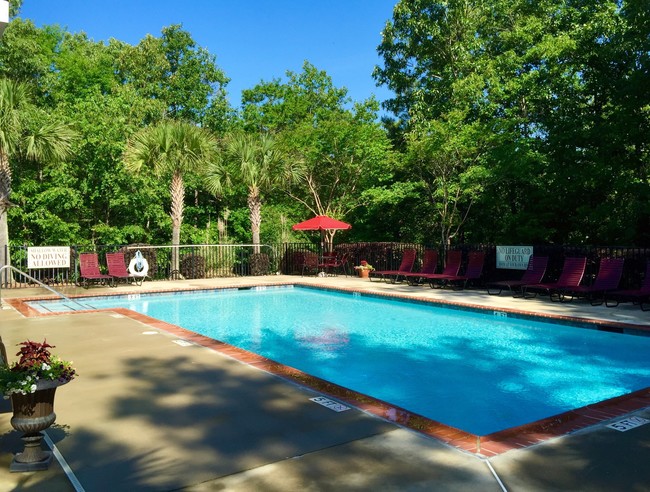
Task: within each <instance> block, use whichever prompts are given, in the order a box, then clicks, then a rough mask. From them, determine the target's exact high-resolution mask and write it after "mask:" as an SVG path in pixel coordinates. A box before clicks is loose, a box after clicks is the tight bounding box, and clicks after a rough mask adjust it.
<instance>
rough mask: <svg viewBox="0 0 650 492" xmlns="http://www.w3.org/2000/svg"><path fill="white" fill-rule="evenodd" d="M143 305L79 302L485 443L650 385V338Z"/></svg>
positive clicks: (326, 313) (306, 305) (457, 318)
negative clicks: (151, 322)
mask: <svg viewBox="0 0 650 492" xmlns="http://www.w3.org/2000/svg"><path fill="white" fill-rule="evenodd" d="M131 297H133V296H131ZM135 297H139V298H137V299H133V298H132V299H129V298H127V297H125V296H111V297H104V298H92V299H88V300H83V301H82V302H83V303H84V304H86V305H88V307H93V308H107V307H118V306H119V307H126V308H129V309H132V310H134V311H137V312H140V313H143V314H146V315H148V316H151V317H154V318H157V319H160V320H163V321H166V322H168V323H173V324H176V325H178V326H181V327H183V328H186V329H188V330H191V331H194V332H197V333H200V334H202V335H206V336H208V337H210V338H213V339H217V340H220V341H223V342H226V343H229V344H231V345H234V346H237V347H240V348H243V349H246V350H249V351H252V352H255V353H257V354H260V355H262V356H264V357H268V358H270V359H273V360H275V361H277V362H280V363H282V364H285V365H289V366H292V367H295V368H297V369H299V370H301V371H303V372H306V373H308V374H311V375H313V376H317V377H320V378H323V379H326V380H329V381H332V382H334V383H336V384H339V385H341V386H345V387H347V388H350V389H352V390H355V391H358V392H361V393H364V394H367V395H370V396H373V397H375V398H379V399H381V400H384V401H387V402H390V403H392V404H394V405H398V406H400V407H403V408H405V409H406V410H409V411H411V412H415V413H418V414H421V415H423V416H425V417H428V418H430V419H433V420H436V421H438V422H441V423H444V424H447V425H451V426H453V427H456V428H459V429H462V430H464V431H467V432H470V433H473V434H477V435H485V434H489V433H492V432H496V431H499V430H503V429H507V428H510V427H514V426H517V425H522V424H526V423H529V422H533V421H536V420H539V419H542V418H545V417H550V416H553V415H556V414H559V413H562V412H566V411H569V410H572V409H575V408H578V407H582V406H585V405H588V404H591V403H596V402H599V401H602V400H605V399H609V398H612V397H616V396H620V395H623V394H626V393H630V392H632V391H635V390H639V389H643V388H646V387H648V386H650V366H649V365H648V360H649V359H650V337H642V336H632V335H623V334H618V333H610V332H606V331H597V330H591V329H581V328H578V327H576V326H569V325H561V324H553V323H548V322H541V321H534V320H528V319H515V318H511V317H503V316H496V315H494V314H491V313H490V314H488V313H483V312H472V311H463V310H458V309H449V308H444V307H438V306H432V305H427V304H421V303H413V302H405V301H400V300H391V299H385V298H375V297H369V296H360V295H358V294H357V295H351V294H349V293H337V292H330V291H319V290H317V289H310V288H299V287H291V288H287V287H282V288H263V289H261V290H255V289H253V290H246V291H241V290H226V291H223V290H222V291H209V292H206V291H202V292H200V293H194V294H191V295H189V294H178V293H177V294H169V295H142V296H135ZM41 304H42V305H45V306H47V309H48V310H52V311H56V310H60V309H62V308H60V307H59V308H57V305H56V304H54V303H47V304H46V303H41ZM60 304H62V303H60ZM41 309H42V308H41Z"/></svg>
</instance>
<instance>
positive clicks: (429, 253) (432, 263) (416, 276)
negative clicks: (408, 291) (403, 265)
mask: <svg viewBox="0 0 650 492" xmlns="http://www.w3.org/2000/svg"><path fill="white" fill-rule="evenodd" d="M437 269H438V251H437V250H435V249H427V250H426V251H425V252H424V258H423V259H422V266H421V267H420V271H419V272H410V273H405V274H404V277H406V281H407V282H408V283H409V284H411V285H417V284H419V283H420V282H421V281H422V276H423V275H430V274H432V273H436V270H437Z"/></svg>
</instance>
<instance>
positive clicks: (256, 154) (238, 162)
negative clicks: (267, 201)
mask: <svg viewBox="0 0 650 492" xmlns="http://www.w3.org/2000/svg"><path fill="white" fill-rule="evenodd" d="M301 178H302V168H301V166H300V163H299V162H298V161H296V160H294V159H291V158H289V157H288V156H286V155H285V154H283V152H282V151H281V150H280V148H279V147H278V145H277V144H276V141H275V139H274V138H273V137H272V136H270V135H268V134H262V135H258V134H247V133H244V132H241V131H237V132H233V133H230V134H228V135H226V137H225V139H224V145H223V150H222V153H221V158H220V159H219V161H215V162H213V163H212V164H210V165H209V166H208V170H207V173H206V182H207V187H208V189H209V190H210V191H211V192H213V193H215V194H221V193H222V192H223V190H224V188H232V187H234V186H237V185H238V184H239V185H243V186H244V187H246V189H247V204H248V210H249V212H250V223H251V233H252V237H253V244H254V245H255V252H256V253H259V251H260V248H259V244H260V226H261V224H262V201H263V197H264V194H265V193H267V192H269V191H271V190H272V189H273V188H275V187H278V186H284V185H287V184H290V183H292V182H296V181H298V180H300V179H301Z"/></svg>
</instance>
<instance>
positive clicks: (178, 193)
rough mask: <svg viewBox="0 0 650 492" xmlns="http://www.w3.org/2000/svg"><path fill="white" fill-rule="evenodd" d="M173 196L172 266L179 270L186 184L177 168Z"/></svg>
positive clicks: (173, 182)
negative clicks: (179, 249) (179, 248)
mask: <svg viewBox="0 0 650 492" xmlns="http://www.w3.org/2000/svg"><path fill="white" fill-rule="evenodd" d="M170 192H171V198H172V205H171V212H170V214H169V215H170V216H171V219H172V257H171V268H172V272H173V271H178V270H179V266H180V261H179V252H178V247H179V245H180V244H181V224H182V223H183V208H184V204H185V184H184V183H183V175H182V174H181V173H180V171H179V170H178V169H177V170H175V171H174V175H173V176H172V182H171V185H170Z"/></svg>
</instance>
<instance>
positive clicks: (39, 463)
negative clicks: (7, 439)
mask: <svg viewBox="0 0 650 492" xmlns="http://www.w3.org/2000/svg"><path fill="white" fill-rule="evenodd" d="M3 345H4V344H3V342H2V339H0V349H1V348H2V347H1V346H3ZM18 345H19V346H20V347H21V349H20V352H18V353H17V354H16V355H18V356H20V360H19V361H18V362H16V363H14V364H12V365H9V364H8V363H7V361H6V357H5V361H4V364H0V392H1V393H2V394H3V395H4V396H5V398H11V404H12V407H13V417H12V418H11V426H12V427H13V428H14V429H16V430H17V431H18V432H22V433H23V436H22V440H23V442H24V445H25V446H24V450H23V452H22V453H18V454H16V455H15V456H14V459H13V461H12V462H11V465H10V466H9V470H10V471H12V472H23V471H39V470H47V469H48V467H49V466H50V463H51V462H52V453H51V452H50V451H44V450H43V449H41V441H42V440H43V437H44V435H43V431H44V430H45V429H47V428H48V427H49V426H51V425H52V424H53V423H54V421H55V420H56V414H55V413H54V395H55V393H56V389H57V388H58V387H59V386H62V385H64V384H66V383H68V382H69V381H71V380H72V379H74V378H75V376H76V375H77V373H76V371H75V369H74V368H73V367H72V364H71V363H70V362H67V361H64V360H61V359H60V358H59V357H57V356H54V355H52V354H51V353H50V351H49V349H50V348H53V347H54V346H53V345H49V344H48V343H47V342H46V341H43V343H38V342H32V341H31V340H27V341H25V342H22V343H19V344H18ZM0 352H1V350H0Z"/></svg>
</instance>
